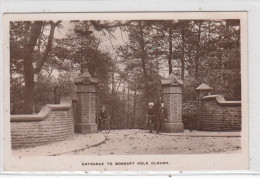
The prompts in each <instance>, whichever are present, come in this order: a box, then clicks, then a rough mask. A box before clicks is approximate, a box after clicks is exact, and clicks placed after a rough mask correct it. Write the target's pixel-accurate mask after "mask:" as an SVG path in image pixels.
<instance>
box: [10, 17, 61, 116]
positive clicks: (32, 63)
mask: <svg viewBox="0 0 260 178" xmlns="http://www.w3.org/2000/svg"><path fill="white" fill-rule="evenodd" d="M60 22H61V21H57V22H56V23H54V22H52V21H50V22H48V24H49V25H50V33H49V37H48V42H47V45H46V48H45V50H44V52H43V55H42V58H40V59H35V58H34V53H35V47H36V45H37V41H38V43H40V40H38V39H39V36H40V35H41V34H42V31H43V28H44V27H45V25H46V23H47V22H43V21H35V22H29V21H26V22H11V23H10V36H11V37H10V51H11V55H10V57H11V61H12V62H13V64H14V65H16V60H17V64H18V65H20V62H21V63H22V66H19V67H21V68H22V74H23V77H24V82H25V88H24V105H23V106H24V113H25V114H31V113H32V112H33V97H32V93H34V81H33V77H34V74H35V73H39V72H40V71H41V69H42V67H43V65H44V63H45V61H46V60H47V59H48V55H49V53H50V51H51V45H52V40H53V37H54V31H55V28H56V27H57V26H58V25H59V24H60ZM39 51H40V49H39ZM11 66H12V65H11ZM11 71H12V69H11Z"/></svg>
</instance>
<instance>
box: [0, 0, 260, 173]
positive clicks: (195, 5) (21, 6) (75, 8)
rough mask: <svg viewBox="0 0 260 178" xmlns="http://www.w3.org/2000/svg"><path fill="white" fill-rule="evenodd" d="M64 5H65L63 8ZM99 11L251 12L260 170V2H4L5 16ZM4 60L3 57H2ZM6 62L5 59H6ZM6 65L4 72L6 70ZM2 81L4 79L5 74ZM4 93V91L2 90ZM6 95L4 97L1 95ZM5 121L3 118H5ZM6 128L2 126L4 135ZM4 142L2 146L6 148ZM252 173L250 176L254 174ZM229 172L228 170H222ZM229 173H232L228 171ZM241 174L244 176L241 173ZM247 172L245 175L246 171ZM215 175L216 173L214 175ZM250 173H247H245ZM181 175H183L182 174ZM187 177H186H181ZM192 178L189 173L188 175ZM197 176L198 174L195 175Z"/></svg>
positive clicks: (254, 157)
mask: <svg viewBox="0 0 260 178" xmlns="http://www.w3.org/2000/svg"><path fill="white" fill-rule="evenodd" d="M61 4H62V6H61ZM97 11H99V12H100V11H110V12H113V11H247V12H248V24H249V25H248V27H249V28H248V34H249V35H248V59H249V63H248V64H249V70H248V72H249V118H250V120H249V127H250V128H249V135H250V137H249V144H250V171H251V174H252V173H253V171H259V170H260V166H259V165H260V155H259V154H258V152H259V150H260V149H259V147H260V145H259V143H260V137H259V134H260V133H259V125H260V120H259V118H258V116H259V115H260V112H259V107H258V106H259V104H260V103H259V99H258V98H259V92H258V88H259V87H260V82H259V77H258V75H259V72H258V68H259V67H260V60H257V59H259V58H260V54H259V52H258V51H259V41H260V35H259V31H260V26H259V23H258V21H259V17H260V7H259V3H258V2H257V1H253V0H251V1H250V0H241V1H238V0H229V1H227V0H225V1H223V0H211V1H209V0H208V1H198V0H193V1H192V2H191V1H184V0H183V1H170V0H163V1H159V0H158V1H147V0H143V1H140V0H132V1H131V2H130V1H129V2H127V1H94V0H93V1H19V0H18V1H14V0H13V1H9V2H7V1H4V2H3V6H2V13H3V12H5V13H8V12H9V13H13V12H16V13H19V12H20V13H21V12H97ZM1 58H2V55H1ZM2 61H3V60H2ZM2 69H3V67H2V64H1V66H0V70H2ZM0 76H1V82H2V81H3V80H2V76H3V75H2V73H1V74H0ZM0 92H1V94H3V90H2V88H1V89H0ZM1 96H3V95H1ZM2 101H3V100H2V97H1V103H0V106H1V116H3V115H2V113H3V110H2V108H3V102H2ZM1 118H3V117H1ZM2 128H3V125H2V123H1V135H3V133H2V130H3V129H2ZM2 145H3V144H2V139H1V146H2ZM2 158H3V153H2V152H1V168H2V170H3V162H2V161H3V159H2ZM250 171H248V173H250ZM221 172H222V173H225V172H224V171H221ZM226 173H228V172H226ZM240 173H241V174H243V173H242V172H241V171H240ZM244 173H245V172H244ZM213 174H214V173H213ZM245 174H246V173H245ZM179 175H180V174H179ZM181 175H183V174H181ZM186 175H188V174H186ZM195 175H196V174H195Z"/></svg>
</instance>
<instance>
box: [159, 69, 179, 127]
mask: <svg viewBox="0 0 260 178" xmlns="http://www.w3.org/2000/svg"><path fill="white" fill-rule="evenodd" d="M161 84H162V88H163V101H164V103H165V107H166V108H167V112H168V119H167V121H166V122H165V123H164V132H183V131H184V126H183V122H182V85H183V81H182V80H180V79H177V77H176V76H174V75H173V73H171V74H170V75H169V76H168V77H167V78H166V79H163V80H161Z"/></svg>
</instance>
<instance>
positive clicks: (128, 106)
mask: <svg viewBox="0 0 260 178" xmlns="http://www.w3.org/2000/svg"><path fill="white" fill-rule="evenodd" d="M127 75H128V73H127ZM129 92H130V91H129V82H127V128H128V129H129V125H130V103H129V100H130V96H129V94H130V93H129Z"/></svg>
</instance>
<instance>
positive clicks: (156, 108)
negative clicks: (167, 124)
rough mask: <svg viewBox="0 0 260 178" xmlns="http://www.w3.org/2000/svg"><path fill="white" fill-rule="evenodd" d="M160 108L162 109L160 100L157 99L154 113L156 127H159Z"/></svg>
mask: <svg viewBox="0 0 260 178" xmlns="http://www.w3.org/2000/svg"><path fill="white" fill-rule="evenodd" d="M159 109H160V101H159V100H157V101H156V102H155V104H154V115H155V116H154V129H156V127H157V120H158V117H159V116H158V113H159Z"/></svg>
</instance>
